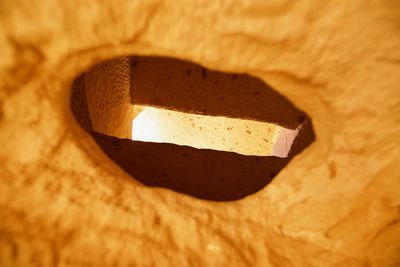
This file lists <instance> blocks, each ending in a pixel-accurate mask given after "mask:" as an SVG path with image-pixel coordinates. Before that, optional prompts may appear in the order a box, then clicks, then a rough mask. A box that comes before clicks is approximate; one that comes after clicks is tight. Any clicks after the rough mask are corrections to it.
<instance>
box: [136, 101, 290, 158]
mask: <svg viewBox="0 0 400 267" xmlns="http://www.w3.org/2000/svg"><path fill="white" fill-rule="evenodd" d="M136 109H139V110H141V112H140V113H139V114H138V115H137V116H136V118H135V119H134V120H133V121H132V140H135V141H146V142H156V143H172V144H177V145H186V146H191V147H195V148H205V149H214V150H219V151H230V152H236V153H240V154H243V155H256V156H278V157H286V156H287V152H288V151H284V152H283V153H282V151H279V150H277V149H276V147H275V148H274V149H272V148H273V146H274V143H275V141H276V140H277V139H278V137H279V135H280V133H281V130H282V129H284V128H282V127H280V126H278V125H275V124H271V123H265V122H259V121H253V120H244V119H233V118H227V117H220V116H204V115H197V114H189V113H183V112H177V111H171V110H167V109H160V108H154V107H142V106H135V110H136ZM293 139H294V137H293ZM293 139H292V140H290V144H291V143H292V142H293ZM289 149H290V146H289ZM272 151H279V153H276V152H272ZM274 153H275V155H274Z"/></svg>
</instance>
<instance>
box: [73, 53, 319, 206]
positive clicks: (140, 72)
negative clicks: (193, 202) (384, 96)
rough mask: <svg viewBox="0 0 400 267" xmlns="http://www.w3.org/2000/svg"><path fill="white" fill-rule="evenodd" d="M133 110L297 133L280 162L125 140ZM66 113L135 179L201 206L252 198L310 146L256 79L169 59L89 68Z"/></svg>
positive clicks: (297, 121)
mask: <svg viewBox="0 0 400 267" xmlns="http://www.w3.org/2000/svg"><path fill="white" fill-rule="evenodd" d="M192 70H193V71H192ZM133 105H144V106H152V107H161V108H165V109H171V110H179V111H183V112H187V113H192V114H204V115H207V116H225V117H230V118H242V119H251V120H255V121H261V122H270V123H274V124H277V125H281V126H283V127H286V128H288V129H296V128H299V129H300V130H299V132H298V135H297V137H296V138H295V139H294V142H293V145H292V146H291V148H290V151H289V153H288V155H287V157H286V158H281V157H274V156H248V155H242V154H238V153H234V152H227V151H218V150H212V149H198V148H193V147H189V146H182V145H176V144H169V143H154V142H142V141H132V140H131V139H130V134H131V122H132V119H133V118H134V116H135V113H134V111H133ZM71 109H72V111H73V113H74V115H75V118H76V119H77V121H78V122H79V123H80V125H81V126H82V127H83V128H84V129H86V130H87V132H88V133H90V134H91V135H92V136H93V137H94V139H95V140H96V141H97V143H98V144H99V146H100V147H101V148H102V150H103V151H104V152H105V153H106V154H107V155H108V157H109V158H110V159H112V160H113V161H114V162H115V163H116V164H118V165H119V166H120V167H121V168H122V169H123V170H125V172H127V173H128V174H130V175H131V176H132V177H133V178H134V179H136V180H138V181H140V182H141V183H143V184H144V185H147V186H157V187H164V188H169V189H172V190H175V191H177V192H180V193H184V194H188V195H191V196H194V197H198V198H201V199H207V200H217V201H231V200H237V199H240V198H243V197H245V196H248V195H250V194H253V193H255V192H257V191H259V190H260V189H262V188H264V187H265V186H266V185H267V184H268V183H269V182H270V181H271V180H272V179H273V178H274V177H275V176H276V175H277V174H278V173H279V171H280V170H281V169H282V168H283V167H284V166H285V165H286V164H288V162H289V161H290V160H291V159H292V158H293V157H294V156H295V155H297V154H298V153H300V152H301V151H302V150H303V149H304V148H306V147H307V146H309V145H310V144H311V143H312V142H313V141H314V139H315V136H314V132H313V128H312V124H311V120H310V119H309V118H308V117H307V115H306V114H304V112H302V111H300V110H298V109H297V108H296V107H295V106H294V105H293V104H292V103H291V102H290V101H288V100H287V99H286V98H284V97H282V96H281V95H280V94H278V93H277V92H276V91H275V90H273V89H272V88H271V87H270V86H268V85H267V84H265V83H264V82H262V81H261V80H259V79H257V78H255V77H252V76H249V75H246V74H230V73H222V72H216V71H212V70H207V69H206V68H204V67H202V66H199V65H197V64H194V63H191V62H186V61H181V60H177V59H171V58H161V57H138V56H133V57H122V58H117V59H113V60H109V61H106V62H102V63H100V64H98V65H96V66H95V67H93V68H92V69H90V70H89V71H88V72H86V73H84V74H82V75H81V76H79V77H78V78H77V79H76V80H75V81H74V83H73V88H72V94H71ZM215 129H217V128H215ZM231 130H232V129H231ZM247 132H248V134H247V136H248V138H252V136H253V134H252V133H251V132H250V131H247ZM224 140H225V139H224ZM267 143H268V140H265V144H267ZM236 144H237V143H235V145H236Z"/></svg>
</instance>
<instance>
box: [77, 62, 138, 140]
mask: <svg viewBox="0 0 400 267" xmlns="http://www.w3.org/2000/svg"><path fill="white" fill-rule="evenodd" d="M83 79H84V83H85V94H86V99H87V107H88V110H89V117H90V121H91V129H93V130H94V131H96V132H99V133H102V134H107V135H111V136H116V137H119V138H128V139H129V138H131V136H132V125H131V122H132V119H133V106H132V104H131V102H132V101H131V98H130V86H131V85H130V84H131V82H130V80H131V79H130V64H129V59H128V58H117V59H113V60H110V61H107V62H104V63H103V64H100V65H97V66H95V67H94V68H93V69H91V70H90V71H88V72H87V73H85V74H84V78H83ZM78 90H79V89H78Z"/></svg>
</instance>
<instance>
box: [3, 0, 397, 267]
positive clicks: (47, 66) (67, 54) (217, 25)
mask: <svg viewBox="0 0 400 267" xmlns="http://www.w3.org/2000/svg"><path fill="white" fill-rule="evenodd" d="M182 2H183V1H182ZM399 14H400V3H399V2H398V1H390V0H384V1H372V0H371V1H368V0H367V1H361V0H359V1H357V0H356V1H309V0H300V1H284V0H283V1H268V2H267V1H263V0H260V1H257V0H253V1H235V2H233V1H229V2H228V1H227V2H223V1H211V0H210V1H193V2H190V3H189V2H185V3H184V4H183V3H177V2H176V1H175V0H174V1H172V0H171V1H167V0H165V1H161V0H153V1H123V0H120V1H112V2H108V3H105V2H100V1H64V2H60V1H40V2H39V1H36V2H32V1H11V0H5V1H2V2H1V3H0V48H1V50H0V51H1V59H2V60H1V61H0V101H1V102H0V103H1V104H0V142H1V148H0V163H1V164H0V178H1V179H0V205H1V208H0V218H1V220H0V265H1V266H55V265H59V266H129V265H130V266H151V265H159V266H166V265H167V266H168V265H169V266H182V265H193V266H226V265H237V266H245V265H249V266H250V265H251V266H398V265H399V264H400V241H399V240H400V220H399V217H400V179H399V173H400V167H399V164H398V162H399V160H400V155H399V150H398V147H399V145H400V140H399V138H398V133H399V131H400V123H399V121H400V110H399V109H400V103H399V102H400V99H399V98H400V97H399V91H398V85H399V83H400V69H399V62H400V38H399V36H400V15H399ZM125 54H140V55H163V56H171V57H177V58H182V59H187V60H191V61H194V62H198V63H201V64H202V65H204V66H207V67H210V68H212V69H216V70H221V71H231V72H246V73H250V74H252V75H256V76H258V77H260V78H262V79H263V80H265V81H266V82H268V83H269V84H270V85H271V86H273V87H274V88H276V89H277V90H278V91H279V92H280V93H282V94H283V95H285V96H287V97H288V98H289V99H290V100H291V101H293V103H294V104H295V105H296V106H298V107H299V108H300V109H301V110H304V111H306V112H307V113H308V114H309V115H310V117H311V119H312V120H313V125H314V128H315V131H316V137H317V139H316V142H315V143H314V144H313V145H312V146H311V147H310V148H309V149H307V150H306V151H304V152H303V153H302V154H300V155H299V156H298V157H296V158H295V159H294V160H293V161H292V162H291V163H290V164H289V165H288V166H287V167H286V168H285V169H284V170H283V171H282V172H281V173H280V174H279V175H278V177H276V178H275V179H274V181H273V182H272V183H271V184H269V185H268V186H267V187H265V188H264V189H263V190H261V191H259V192H258V193H256V194H254V195H251V196H249V197H247V198H245V199H243V200H240V201H235V202H221V203H218V202H209V201H203V200H199V199H195V198H191V197H188V196H185V195H181V194H178V193H175V192H173V191H169V190H165V189H155V188H148V187H145V186H143V185H140V184H139V183H136V182H134V181H133V180H132V179H130V178H129V177H127V176H126V175H125V174H124V173H123V172H121V171H120V169H118V168H117V167H116V166H114V165H113V164H111V163H110V161H108V160H107V158H106V156H105V155H104V154H103V153H102V152H101V151H100V149H99V148H98V147H97V146H96V145H95V143H94V141H93V140H92V139H91V138H90V137H89V136H88V135H87V134H86V133H85V132H84V131H83V130H82V129H81V128H80V127H79V126H78V125H77V123H76V122H75V120H74V118H73V116H72V115H71V112H70V108H69V103H68V99H69V95H70V87H71V82H72V80H73V79H74V78H75V77H76V76H77V75H79V73H81V72H82V71H84V70H86V69H87V68H88V67H90V66H92V65H93V64H95V63H96V62H98V61H100V60H103V59H107V58H112V57H115V56H121V55H125Z"/></svg>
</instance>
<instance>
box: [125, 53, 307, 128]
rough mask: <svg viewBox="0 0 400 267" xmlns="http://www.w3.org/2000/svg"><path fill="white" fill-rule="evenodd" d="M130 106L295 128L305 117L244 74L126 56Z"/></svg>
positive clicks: (162, 59)
mask: <svg viewBox="0 0 400 267" xmlns="http://www.w3.org/2000/svg"><path fill="white" fill-rule="evenodd" d="M130 62H131V70H130V73H131V86H130V87H131V90H130V94H131V103H132V104H137V105H147V106H153V107H163V108H170V109H178V110H179V111H182V112H187V113H196V114H202V115H210V116H225V117H232V118H242V119H251V120H256V121H263V122H270V123H274V124H278V125H280V126H283V127H285V128H290V129H296V127H297V126H299V124H300V123H301V122H302V121H303V120H304V118H305V114H304V113H303V112H302V111H300V110H298V109H297V108H296V107H295V106H294V105H293V104H292V103H291V102H290V101H289V100H288V99H286V98H285V97H283V96H282V95H280V94H279V93H278V92H276V91H275V90H274V89H272V88H271V87H270V86H268V85H267V84H266V83H264V82H263V81H261V80H260V79H258V78H255V77H252V76H249V75H247V74H230V73H223V72H218V71H211V70H208V69H206V68H203V67H202V66H200V65H197V64H194V63H191V62H187V61H182V60H177V59H172V58H160V57H137V56H135V57H132V58H130Z"/></svg>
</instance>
